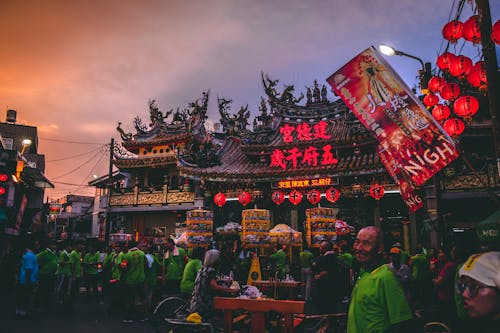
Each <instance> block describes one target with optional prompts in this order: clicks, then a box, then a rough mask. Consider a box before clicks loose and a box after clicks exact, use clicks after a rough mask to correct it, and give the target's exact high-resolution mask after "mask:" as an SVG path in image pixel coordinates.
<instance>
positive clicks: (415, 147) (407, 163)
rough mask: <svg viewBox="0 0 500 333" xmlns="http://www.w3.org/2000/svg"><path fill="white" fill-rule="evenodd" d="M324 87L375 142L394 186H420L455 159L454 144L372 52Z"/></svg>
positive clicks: (358, 56)
mask: <svg viewBox="0 0 500 333" xmlns="http://www.w3.org/2000/svg"><path fill="white" fill-rule="evenodd" d="M327 82H328V83H329V84H330V85H331V87H332V88H333V90H334V92H335V93H336V94H337V95H338V96H340V98H341V99H342V100H343V101H344V102H345V103H346V105H347V106H348V107H349V108H350V109H351V111H352V112H353V113H354V114H355V115H356V116H357V117H358V119H359V120H360V121H361V122H362V123H363V125H364V126H365V127H366V128H367V129H368V130H369V131H370V132H371V133H372V134H373V136H374V137H375V138H376V139H377V140H378V142H379V145H380V147H379V154H380V152H381V151H382V152H383V154H384V156H385V158H386V163H384V165H385V167H386V168H387V171H388V172H389V173H390V174H391V175H393V177H395V178H394V179H395V181H396V182H397V183H398V184H400V185H402V184H406V183H409V184H411V185H412V186H413V187H416V186H420V185H422V184H424V183H425V182H426V181H427V180H428V179H429V178H431V177H432V176H433V175H435V174H436V173H437V172H439V170H441V169H442V168H444V167H445V166H446V165H448V164H449V163H451V162H452V161H453V160H454V159H456V158H457V157H458V151H457V149H456V147H455V143H454V142H453V139H451V138H450V137H449V135H448V134H447V133H446V132H445V131H444V130H443V128H442V127H441V126H440V125H439V124H438V123H437V122H436V121H435V119H434V118H433V117H432V115H431V114H430V113H429V112H428V111H427V109H426V108H425V107H424V106H423V105H422V104H421V103H420V101H419V100H418V98H417V97H416V96H415V95H414V94H413V93H412V92H411V90H410V89H409V88H408V87H407V86H406V84H405V83H404V82H403V80H402V79H401V78H400V77H399V76H398V75H397V73H396V72H395V71H394V70H393V69H392V68H391V67H390V65H389V64H388V63H387V62H386V61H385V60H384V58H383V57H382V56H381V55H380V54H379V53H378V52H377V51H376V50H375V48H374V47H370V48H368V49H366V50H365V51H363V52H361V53H360V54H359V55H357V56H356V57H355V58H354V59H352V60H351V61H350V62H349V63H347V64H346V65H344V67H342V68H341V69H340V70H338V71H337V72H335V73H334V74H332V75H331V76H330V77H329V78H328V79H327ZM401 192H402V193H403V190H401ZM408 196H411V195H409V194H408Z"/></svg>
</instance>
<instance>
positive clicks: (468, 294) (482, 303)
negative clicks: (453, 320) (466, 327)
mask: <svg viewBox="0 0 500 333" xmlns="http://www.w3.org/2000/svg"><path fill="white" fill-rule="evenodd" d="M461 282H462V286H466V287H465V288H464V289H463V291H462V296H463V297H464V310H465V311H466V312H467V314H468V315H469V316H470V317H471V318H485V317H488V316H491V315H495V314H497V313H499V312H500V293H499V291H498V290H496V288H491V287H486V286H484V285H483V284H481V283H480V282H478V281H476V280H474V279H471V278H468V277H462V281H461Z"/></svg>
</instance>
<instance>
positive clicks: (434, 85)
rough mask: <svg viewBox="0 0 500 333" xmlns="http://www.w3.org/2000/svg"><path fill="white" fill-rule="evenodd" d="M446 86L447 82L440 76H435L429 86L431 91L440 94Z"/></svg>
mask: <svg viewBox="0 0 500 333" xmlns="http://www.w3.org/2000/svg"><path fill="white" fill-rule="evenodd" d="M445 84H446V80H445V79H443V78H442V77H440V76H433V77H432V78H431V79H430V80H429V83H428V85H427V87H428V88H429V90H430V91H432V92H439V90H440V89H441V87H442V86H443V85H445Z"/></svg>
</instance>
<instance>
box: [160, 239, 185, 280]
mask: <svg viewBox="0 0 500 333" xmlns="http://www.w3.org/2000/svg"><path fill="white" fill-rule="evenodd" d="M176 248H177V249H178V251H179V253H178V255H174V254H173V253H170V254H169V255H168V258H166V256H167V255H166V254H165V256H164V257H163V262H162V265H163V267H165V280H181V279H182V272H183V271H184V263H185V262H186V251H184V249H183V248H180V247H176ZM174 251H175V250H174ZM174 251H172V252H174Z"/></svg>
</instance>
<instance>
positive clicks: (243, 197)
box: [238, 191, 252, 206]
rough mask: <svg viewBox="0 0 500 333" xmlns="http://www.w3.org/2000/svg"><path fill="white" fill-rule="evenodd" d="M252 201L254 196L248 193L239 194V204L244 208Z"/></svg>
mask: <svg viewBox="0 0 500 333" xmlns="http://www.w3.org/2000/svg"><path fill="white" fill-rule="evenodd" d="M250 201H252V195H251V194H250V193H248V192H246V191H245V192H241V193H240V194H238V202H239V203H240V204H242V205H243V206H246V205H248V204H249V203H250Z"/></svg>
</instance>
